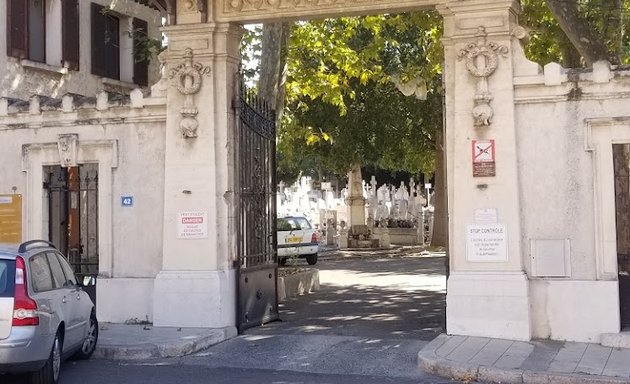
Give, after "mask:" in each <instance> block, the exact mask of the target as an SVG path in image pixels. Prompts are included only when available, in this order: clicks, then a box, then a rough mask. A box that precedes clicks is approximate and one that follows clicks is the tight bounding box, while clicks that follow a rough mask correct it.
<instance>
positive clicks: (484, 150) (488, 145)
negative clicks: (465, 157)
mask: <svg viewBox="0 0 630 384" xmlns="http://www.w3.org/2000/svg"><path fill="white" fill-rule="evenodd" d="M495 153H496V150H495V146H494V140H473V141H472V169H473V177H494V176H496V173H497V172H496V163H495V161H494V159H495Z"/></svg>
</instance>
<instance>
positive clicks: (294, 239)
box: [287, 236, 302, 243]
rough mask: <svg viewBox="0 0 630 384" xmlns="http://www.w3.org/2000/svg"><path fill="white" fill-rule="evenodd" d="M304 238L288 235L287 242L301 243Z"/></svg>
mask: <svg viewBox="0 0 630 384" xmlns="http://www.w3.org/2000/svg"><path fill="white" fill-rule="evenodd" d="M301 242H302V238H301V237H299V236H287V243H301Z"/></svg>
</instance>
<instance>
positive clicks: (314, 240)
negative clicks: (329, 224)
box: [311, 232, 318, 244]
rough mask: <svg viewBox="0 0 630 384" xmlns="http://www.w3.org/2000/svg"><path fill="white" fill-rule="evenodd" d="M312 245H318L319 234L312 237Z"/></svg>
mask: <svg viewBox="0 0 630 384" xmlns="http://www.w3.org/2000/svg"><path fill="white" fill-rule="evenodd" d="M311 243H312V244H317V243H318V240H317V233H315V232H313V235H312V236H311Z"/></svg>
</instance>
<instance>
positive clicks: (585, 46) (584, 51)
mask: <svg viewBox="0 0 630 384" xmlns="http://www.w3.org/2000/svg"><path fill="white" fill-rule="evenodd" d="M547 6H548V7H549V9H550V10H551V13H552V14H553V15H554V17H555V18H556V21H558V24H559V25H560V28H562V31H564V33H565V34H566V35H567V37H568V38H569V40H570V41H571V43H572V44H573V46H575V49H577V51H578V52H579V53H580V55H582V57H583V58H584V61H585V62H586V64H587V65H589V66H591V65H593V63H594V62H596V61H598V60H609V61H612V62H616V61H618V60H616V59H615V58H612V57H611V55H610V53H609V52H608V49H607V48H606V45H604V43H603V41H602V40H601V39H600V37H599V36H598V35H597V33H596V32H595V31H594V30H593V28H592V26H591V25H590V24H589V23H588V21H587V20H585V19H584V18H582V16H580V12H579V8H578V2H577V1H575V0H547Z"/></svg>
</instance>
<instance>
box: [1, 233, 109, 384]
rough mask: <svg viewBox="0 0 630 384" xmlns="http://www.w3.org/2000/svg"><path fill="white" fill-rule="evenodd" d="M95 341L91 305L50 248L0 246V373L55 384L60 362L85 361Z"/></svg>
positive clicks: (33, 243)
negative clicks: (66, 359)
mask: <svg viewBox="0 0 630 384" xmlns="http://www.w3.org/2000/svg"><path fill="white" fill-rule="evenodd" d="M97 340H98V321H97V320H96V312H95V309H94V304H93V303H92V300H90V298H89V296H88V294H87V293H85V292H84V291H83V289H82V288H81V286H80V285H79V284H77V280H76V278H75V275H74V272H73V271H72V268H71V267H70V264H68V261H67V260H66V259H65V257H64V256H63V255H62V254H61V253H59V251H57V249H55V247H54V246H53V245H52V244H50V243H49V242H47V241H40V240H32V241H27V242H25V243H22V244H20V245H6V244H2V245H0V374H2V373H29V375H30V379H31V381H32V382H33V383H37V384H55V383H57V382H58V381H59V371H60V367H61V362H62V361H63V360H64V359H65V358H67V357H71V356H72V357H74V358H77V359H87V358H89V357H90V356H91V355H92V353H94V350H95V349H96V342H97ZM0 381H2V378H1V377H0Z"/></svg>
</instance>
